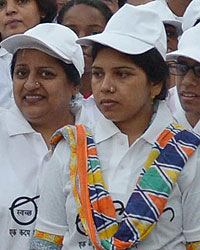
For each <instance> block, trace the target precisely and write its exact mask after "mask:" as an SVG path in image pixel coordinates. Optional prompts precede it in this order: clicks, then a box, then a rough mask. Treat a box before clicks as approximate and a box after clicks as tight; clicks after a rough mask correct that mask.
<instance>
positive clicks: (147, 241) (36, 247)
mask: <svg viewBox="0 0 200 250" xmlns="http://www.w3.org/2000/svg"><path fill="white" fill-rule="evenodd" d="M133 17H134V18H133ZM144 17H145V18H144ZM78 43H79V44H81V45H92V46H93V59H94V61H93V65H92V90H93V95H94V99H95V102H96V105H97V107H98V109H99V110H100V112H101V113H102V114H103V116H102V117H101V119H98V120H96V122H95V123H94V124H93V127H86V126H85V127H84V126H83V125H79V126H75V127H74V126H65V127H64V128H62V129H61V130H59V131H57V132H56V134H55V135H54V136H53V138H52V143H53V152H52V155H51V157H50V158H48V159H46V161H45V162H44V166H46V171H45V173H44V175H43V179H42V191H41V192H42V193H41V200H40V206H39V216H38V220H37V224H36V231H35V235H34V238H33V241H32V244H31V250H41V249H42V250H47V249H57V250H59V249H62V250H78V249H82V250H84V249H85V250H92V249H99V250H100V249H101V250H103V249H105V250H110V249H121V250H123V249H124V250H125V249H138V250H147V249H151V250H155V249H157V250H165V249H174V250H185V249H186V248H187V249H190V248H191V247H192V248H193V247H195V249H197V248H196V247H197V246H199V245H200V227H199V219H200V211H199V209H198V208H199V202H200V190H199V178H200V171H199V164H200V162H199V161H200V157H198V156H199V155H198V150H199V148H198V145H199V143H200V137H199V135H196V134H195V133H192V132H189V131H187V130H185V129H184V128H183V127H182V126H180V125H178V124H174V123H173V121H174V120H173V117H172V115H171V113H170V111H169V109H168V107H167V105H166V103H165V101H163V100H164V99H165V97H166V93H167V86H166V81H167V79H168V67H167V64H166V62H165V55H166V49H167V43H166V32H165V29H164V26H163V23H162V21H161V19H160V18H159V16H158V15H157V14H156V13H155V12H153V11H150V10H147V9H146V8H144V7H135V6H133V5H130V4H125V5H124V6H123V7H122V8H120V9H119V10H118V11H117V12H116V13H115V14H114V15H113V16H112V17H111V19H110V20H109V21H108V23H107V25H106V27H105V29H104V31H103V32H102V33H100V34H96V35H91V36H87V37H83V38H79V40H78ZM193 144H194V145H193ZM193 146H194V149H196V152H194V150H191V148H193ZM188 149H189V150H188ZM190 150H191V151H190ZM189 152H191V153H192V152H194V154H190V153H189ZM194 197H195V198H194ZM194 215H195V216H194ZM158 239H159V240H158Z"/></svg>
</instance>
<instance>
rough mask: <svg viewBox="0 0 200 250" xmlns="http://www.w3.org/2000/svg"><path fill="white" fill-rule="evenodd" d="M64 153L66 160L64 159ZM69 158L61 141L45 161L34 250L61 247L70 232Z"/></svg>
mask: <svg viewBox="0 0 200 250" xmlns="http://www.w3.org/2000/svg"><path fill="white" fill-rule="evenodd" d="M63 152H64V154H63V155H64V160H63V159H62V160H61V158H60V155H62V153H63ZM65 159H66V160H65ZM67 159H68V160H67ZM69 159H70V151H69V150H68V148H66V144H65V141H61V143H59V145H58V146H57V147H56V150H55V151H54V153H53V155H52V157H51V158H50V159H48V160H46V161H44V162H43V167H44V173H43V176H42V180H41V196H40V202H39V213H38V218H37V223H36V231H35V234H34V238H33V239H32V243H31V248H30V249H31V250H47V249H55V250H60V249H61V248H62V242H63V238H64V235H65V233H66V232H67V231H68V225H67V218H66V217H67V216H66V207H65V204H66V199H67V197H66V196H67V195H66V194H65V193H64V186H65V183H66V179H67V173H66V171H65V170H66V169H67V165H68V161H69Z"/></svg>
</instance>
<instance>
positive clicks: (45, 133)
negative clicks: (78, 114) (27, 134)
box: [31, 113, 75, 148]
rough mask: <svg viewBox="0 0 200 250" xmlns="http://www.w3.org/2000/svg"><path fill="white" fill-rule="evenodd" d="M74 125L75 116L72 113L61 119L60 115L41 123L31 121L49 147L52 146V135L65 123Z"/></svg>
mask: <svg viewBox="0 0 200 250" xmlns="http://www.w3.org/2000/svg"><path fill="white" fill-rule="evenodd" d="M69 124H70V125H74V124H75V117H74V115H72V114H71V113H70V115H68V116H66V117H63V118H62V119H59V118H58V117H57V118H56V119H55V117H53V119H52V120H51V121H50V120H48V121H43V122H41V123H33V122H32V123H31V126H32V127H33V129H34V130H35V131H37V132H39V133H40V134H41V135H42V137H43V139H44V141H45V142H46V145H47V147H48V148H50V139H51V136H52V135H53V133H54V132H55V131H56V130H58V129H60V128H62V127H63V126H65V125H69Z"/></svg>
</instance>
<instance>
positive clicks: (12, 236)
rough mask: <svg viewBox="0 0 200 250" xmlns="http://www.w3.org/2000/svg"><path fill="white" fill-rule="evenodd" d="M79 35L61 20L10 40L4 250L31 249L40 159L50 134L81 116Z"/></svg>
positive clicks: (3, 119)
mask: <svg viewBox="0 0 200 250" xmlns="http://www.w3.org/2000/svg"><path fill="white" fill-rule="evenodd" d="M77 38H78V37H77V36H76V34H75V33H74V32H73V31H71V30H70V29H69V28H67V27H64V26H63V25H59V24H40V25H38V26H35V27H34V28H32V29H29V30H28V31H27V32H25V33H24V34H18V35H15V36H12V37H9V38H7V39H6V40H4V41H3V42H2V43H1V46H2V47H3V48H5V49H6V50H7V51H9V52H10V53H12V54H13V55H14V56H13V60H12V65H11V74H12V77H13V89H14V98H15V104H16V105H14V106H13V107H12V108H11V109H10V110H6V111H3V112H1V113H0V127H1V129H0V140H1V146H0V158H1V175H0V197H1V202H0V224H1V227H0V239H1V243H0V249H1V250H28V249H29V247H30V239H31V237H32V235H33V230H34V225H35V219H36V216H37V204H38V201H39V194H40V193H39V189H38V179H39V177H40V176H41V173H42V168H41V167H40V166H41V163H42V159H43V157H44V155H45V154H46V153H47V152H48V149H49V141H50V137H51V135H52V134H53V133H54V131H56V130H57V129H58V128H61V127H62V126H64V125H65V124H66V123H67V124H75V122H78V121H79V119H80V116H79V113H80V112H79V110H76V111H77V114H76V115H75V114H74V113H73V112H72V108H73V110H74V111H75V109H76V108H78V107H77V106H76V105H75V106H74V104H75V103H76V102H74V100H75V99H74V97H75V96H76V93H78V88H79V83H80V77H81V75H82V73H83V71H84V58H83V53H82V49H81V46H79V45H78V44H76V43H75V41H76V39H77Z"/></svg>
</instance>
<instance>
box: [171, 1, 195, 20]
mask: <svg viewBox="0 0 200 250" xmlns="http://www.w3.org/2000/svg"><path fill="white" fill-rule="evenodd" d="M190 2H191V0H168V1H167V3H168V6H169V8H170V9H171V11H172V12H173V13H174V14H175V15H176V16H179V17H182V16H183V14H184V12H185V10H186V8H187V6H188V5H189V3H190Z"/></svg>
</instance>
